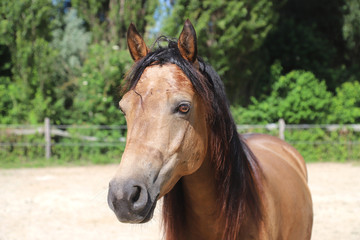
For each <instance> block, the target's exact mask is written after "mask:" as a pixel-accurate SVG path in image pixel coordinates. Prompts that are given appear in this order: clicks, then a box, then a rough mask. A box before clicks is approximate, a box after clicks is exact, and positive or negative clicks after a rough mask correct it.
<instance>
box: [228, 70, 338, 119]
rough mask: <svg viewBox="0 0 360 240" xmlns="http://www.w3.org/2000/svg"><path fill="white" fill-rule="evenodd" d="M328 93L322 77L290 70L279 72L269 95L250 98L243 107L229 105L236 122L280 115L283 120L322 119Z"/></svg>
mask: <svg viewBox="0 0 360 240" xmlns="http://www.w3.org/2000/svg"><path fill="white" fill-rule="evenodd" d="M331 98H332V94H331V93H330V92H328V91H327V90H326V85H325V82H324V81H319V80H318V79H317V78H316V77H315V76H314V74H312V73H311V72H305V71H292V72H290V73H288V74H286V75H285V76H280V77H279V78H278V79H277V81H276V82H275V83H274V84H273V86H272V91H271V94H270V96H268V97H266V98H265V99H264V100H263V101H258V100H256V99H255V98H253V99H252V104H251V105H249V106H248V107H247V109H244V108H241V107H240V108H238V109H236V108H233V114H234V117H235V120H236V121H237V122H238V123H269V122H277V121H278V119H280V118H283V119H284V120H285V122H286V123H290V124H299V123H325V122H326V117H327V116H328V114H329V109H330V105H331Z"/></svg>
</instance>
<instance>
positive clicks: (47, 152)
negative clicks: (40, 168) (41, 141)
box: [44, 118, 51, 159]
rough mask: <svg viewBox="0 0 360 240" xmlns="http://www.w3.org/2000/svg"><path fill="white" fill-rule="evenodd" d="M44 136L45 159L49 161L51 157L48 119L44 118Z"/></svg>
mask: <svg viewBox="0 0 360 240" xmlns="http://www.w3.org/2000/svg"><path fill="white" fill-rule="evenodd" d="M44 135H45V157H46V158H47V159H49V158H50V157H51V134H50V119H49V118H45V125H44Z"/></svg>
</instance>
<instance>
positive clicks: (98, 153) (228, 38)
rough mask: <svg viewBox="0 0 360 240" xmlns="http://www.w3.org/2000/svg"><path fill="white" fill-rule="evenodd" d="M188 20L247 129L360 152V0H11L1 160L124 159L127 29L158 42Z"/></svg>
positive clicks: (2, 44) (2, 36) (323, 154)
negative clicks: (121, 102) (122, 105)
mask: <svg viewBox="0 0 360 240" xmlns="http://www.w3.org/2000/svg"><path fill="white" fill-rule="evenodd" d="M187 18H189V19H190V20H191V21H192V23H193V25H194V27H195V29H196V31H197V36H198V52H199V55H200V56H202V57H203V58H204V59H205V60H206V61H207V62H209V63H210V64H211V65H212V66H213V67H214V69H215V70H216V71H217V72H218V73H219V75H220V76H221V78H222V80H223V82H224V84H225V87H226V91H227V94H228V98H229V101H230V104H231V109H232V112H233V115H234V118H235V120H236V122H237V124H239V131H240V132H249V131H251V132H266V133H269V134H273V135H279V134H280V136H281V137H282V138H285V139H286V140H287V141H288V142H290V143H292V144H293V145H295V147H296V148H297V149H299V151H300V152H301V153H302V154H303V156H304V157H305V159H306V160H307V161H329V160H330V161H348V160H356V159H360V147H359V146H360V132H359V131H360V126H359V125H357V124H359V123H360V97H359V96H360V84H359V81H360V65H359V64H360V2H359V1H358V0H317V1H313V0H302V1H298V0H238V1H231V0H230V1H222V0H211V1H210V0H203V1H198V0H142V1H127V0H87V1H82V0H17V1H1V3H0V98H1V101H0V112H1V116H0V124H1V125H0V149H1V152H0V167H14V166H42V165H52V164H55V165H58V164H63V163H66V164H67V163H75V164H86V163H108V162H119V159H120V157H121V153H122V150H123V148H124V140H125V137H126V126H124V124H125V120H124V117H123V116H122V114H121V113H120V111H119V110H118V109H117V102H118V100H119V98H120V97H121V96H120V94H119V86H121V84H122V83H123V82H122V79H123V77H124V74H126V71H128V70H129V69H130V66H131V65H132V60H131V57H130V55H129V53H128V50H127V45H126V31H127V27H128V26H129V24H130V23H131V22H133V23H134V24H135V25H136V27H137V29H138V30H139V32H140V33H141V34H142V35H143V36H144V39H145V40H146V42H147V44H148V46H152V44H153V42H154V40H155V39H156V38H157V37H158V36H160V35H166V36H169V37H177V36H178V35H179V33H180V31H181V29H182V26H183V23H184V21H185V20H186V19H187ZM279 119H283V120H284V122H283V121H282V120H281V121H280V124H279V123H278V121H279ZM283 123H285V125H283ZM356 123H357V124H356ZM281 128H283V129H282V130H281ZM281 132H282V133H281Z"/></svg>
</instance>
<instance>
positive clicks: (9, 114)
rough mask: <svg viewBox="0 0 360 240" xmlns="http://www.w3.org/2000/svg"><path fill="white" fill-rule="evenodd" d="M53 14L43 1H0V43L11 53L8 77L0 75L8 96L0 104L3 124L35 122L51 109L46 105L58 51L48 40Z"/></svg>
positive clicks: (48, 101) (51, 7)
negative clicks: (9, 74)
mask: <svg viewBox="0 0 360 240" xmlns="http://www.w3.org/2000/svg"><path fill="white" fill-rule="evenodd" d="M56 14H57V12H56V8H54V6H53V5H52V4H51V2H49V1H45V0H38V1H30V0H20V1H2V2H1V5H0V16H1V20H0V35H1V37H0V44H1V45H2V46H3V48H4V46H5V49H8V52H9V55H10V56H11V64H7V66H9V65H10V66H11V77H10V78H4V77H3V78H2V79H1V80H2V81H1V83H0V84H1V85H2V86H1V88H2V89H3V90H4V91H5V92H6V94H7V95H8V96H6V97H4V102H3V103H2V105H3V107H2V112H3V113H4V115H3V117H2V119H1V122H2V123H20V122H31V123H37V122H38V121H39V120H40V119H41V121H42V119H43V117H44V116H45V115H48V114H50V112H51V110H50V108H48V107H47V106H46V105H47V104H49V103H50V102H51V101H52V96H53V94H52V93H53V92H52V86H53V81H54V78H53V73H54V72H55V71H54V68H55V64H54V63H55V58H56V55H57V53H56V51H54V50H53V49H52V48H51V46H50V44H49V40H50V39H51V31H52V29H53V27H54V26H53V24H52V22H51V19H52V18H55V16H56ZM44 59H46V61H44ZM39 102H41V104H42V107H39ZM37 111H39V112H37Z"/></svg>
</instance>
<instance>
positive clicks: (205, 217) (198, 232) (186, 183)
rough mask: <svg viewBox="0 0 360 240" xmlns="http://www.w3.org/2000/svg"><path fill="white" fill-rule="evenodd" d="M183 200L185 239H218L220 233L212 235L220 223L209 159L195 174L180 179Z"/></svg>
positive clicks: (213, 176) (213, 177) (213, 174)
mask: <svg viewBox="0 0 360 240" xmlns="http://www.w3.org/2000/svg"><path fill="white" fill-rule="evenodd" d="M182 182H183V191H184V198H185V211H186V228H187V229H185V231H184V233H186V235H187V236H184V238H185V239H209V240H210V239H220V238H221V233H220V232H218V234H214V230H215V229H221V227H220V228H219V224H220V223H221V221H219V220H220V219H219V218H218V207H217V206H216V196H217V194H221V193H217V192H216V187H215V186H216V185H215V170H214V168H213V167H212V166H211V164H210V159H205V160H204V163H203V164H202V166H201V167H200V168H199V170H198V171H196V172H195V173H193V174H191V175H188V176H184V177H183V178H182Z"/></svg>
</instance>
